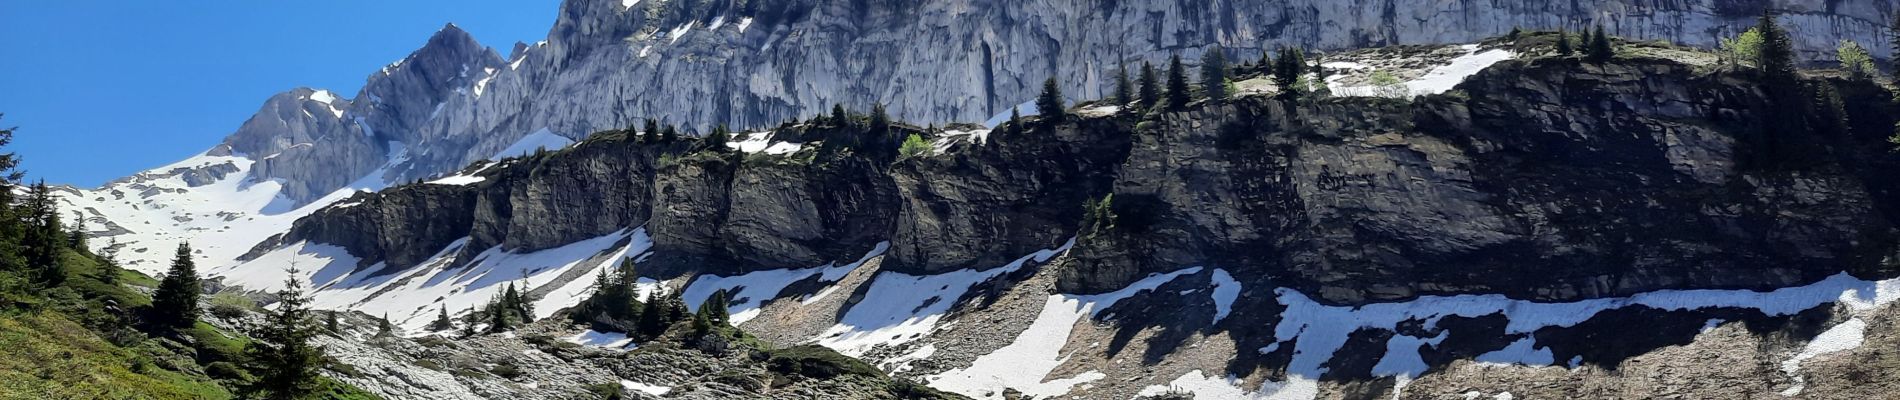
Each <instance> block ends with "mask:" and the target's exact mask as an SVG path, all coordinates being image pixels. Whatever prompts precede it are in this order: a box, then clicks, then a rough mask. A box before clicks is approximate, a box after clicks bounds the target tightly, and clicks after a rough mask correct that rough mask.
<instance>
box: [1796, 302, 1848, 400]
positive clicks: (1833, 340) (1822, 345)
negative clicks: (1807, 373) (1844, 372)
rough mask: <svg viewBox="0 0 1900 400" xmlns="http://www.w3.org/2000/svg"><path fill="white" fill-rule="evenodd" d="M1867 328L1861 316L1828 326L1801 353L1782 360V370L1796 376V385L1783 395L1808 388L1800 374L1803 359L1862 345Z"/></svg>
mask: <svg viewBox="0 0 1900 400" xmlns="http://www.w3.org/2000/svg"><path fill="white" fill-rule="evenodd" d="M1866 330H1867V322H1865V321H1861V319H1860V318H1853V319H1849V320H1847V322H1842V323H1841V324H1840V325H1835V326H1834V327H1833V328H1828V330H1827V331H1826V332H1821V334H1820V335H1818V336H1815V337H1814V340H1813V341H1810V342H1808V345H1807V346H1806V347H1802V348H1801V352H1800V353H1796V354H1795V355H1794V357H1792V358H1789V359H1788V360H1787V361H1782V362H1781V372H1784V373H1787V374H1788V375H1789V376H1791V377H1794V386H1792V387H1789V388H1788V389H1787V390H1783V391H1781V395H1782V396H1794V395H1798V394H1801V390H1802V389H1806V388H1807V379H1806V378H1803V377H1802V376H1801V374H1800V372H1801V363H1802V362H1803V361H1807V360H1808V359H1811V358H1814V357H1818V356H1821V355H1823V354H1828V353H1834V352H1840V351H1847V350H1853V349H1854V348H1856V347H1860V344H1861V341H1862V340H1864V337H1865V333H1866Z"/></svg>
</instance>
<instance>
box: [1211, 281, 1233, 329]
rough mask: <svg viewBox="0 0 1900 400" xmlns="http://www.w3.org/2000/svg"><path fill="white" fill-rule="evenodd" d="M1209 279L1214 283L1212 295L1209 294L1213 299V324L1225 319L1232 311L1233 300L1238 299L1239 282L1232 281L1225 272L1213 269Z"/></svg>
mask: <svg viewBox="0 0 1900 400" xmlns="http://www.w3.org/2000/svg"><path fill="white" fill-rule="evenodd" d="M1210 279H1213V281H1214V290H1213V291H1212V292H1213V293H1210V294H1209V295H1211V296H1213V297H1214V322H1213V323H1220V320H1222V319H1226V318H1227V314H1228V313H1230V312H1233V311H1234V300H1237V299H1239V298H1240V281H1236V280H1234V276H1233V275H1228V274H1227V270H1224V269H1220V268H1215V269H1214V276H1213V277H1212V278H1210Z"/></svg>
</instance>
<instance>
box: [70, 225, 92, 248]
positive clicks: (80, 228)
mask: <svg viewBox="0 0 1900 400" xmlns="http://www.w3.org/2000/svg"><path fill="white" fill-rule="evenodd" d="M86 236H87V233H86V220H84V219H79V218H73V229H72V230H71V231H67V234H66V241H67V246H68V247H72V249H73V251H77V252H81V253H85V252H88V251H91V250H90V249H88V248H87V247H86V246H87V243H86Z"/></svg>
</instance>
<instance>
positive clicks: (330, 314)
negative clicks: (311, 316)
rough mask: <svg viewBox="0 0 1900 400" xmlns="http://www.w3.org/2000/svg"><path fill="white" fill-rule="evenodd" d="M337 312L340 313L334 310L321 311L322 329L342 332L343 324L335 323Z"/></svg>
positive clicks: (336, 332)
mask: <svg viewBox="0 0 1900 400" xmlns="http://www.w3.org/2000/svg"><path fill="white" fill-rule="evenodd" d="M337 314H340V313H338V312H336V311H325V312H323V330H326V331H330V333H333V334H341V333H343V325H342V324H339V323H337V320H336V315H337Z"/></svg>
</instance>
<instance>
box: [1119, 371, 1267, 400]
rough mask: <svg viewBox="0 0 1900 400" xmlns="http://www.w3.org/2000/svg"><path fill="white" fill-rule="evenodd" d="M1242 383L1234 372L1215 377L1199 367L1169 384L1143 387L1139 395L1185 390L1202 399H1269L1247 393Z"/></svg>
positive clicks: (1154, 395)
mask: <svg viewBox="0 0 1900 400" xmlns="http://www.w3.org/2000/svg"><path fill="white" fill-rule="evenodd" d="M1240 384H1241V382H1240V378H1239V377H1236V376H1234V375H1233V374H1228V375H1227V377H1225V378H1220V377H1215V376H1212V375H1207V374H1205V373H1202V372H1201V370H1198V369H1197V370H1193V371H1188V373H1186V374H1182V375H1181V377H1180V378H1174V381H1173V382H1168V385H1167V386H1162V385H1155V386H1149V387H1145V388H1142V389H1141V393H1138V394H1137V395H1138V396H1142V397H1156V396H1160V395H1163V394H1168V393H1170V392H1173V393H1183V392H1185V393H1192V394H1194V396H1195V398H1202V399H1268V398H1270V397H1269V396H1266V395H1261V394H1258V393H1247V391H1246V390H1242V389H1241V388H1240Z"/></svg>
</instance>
